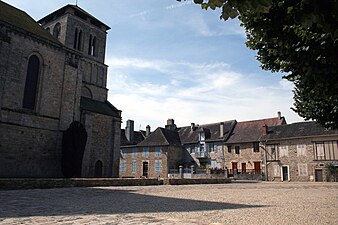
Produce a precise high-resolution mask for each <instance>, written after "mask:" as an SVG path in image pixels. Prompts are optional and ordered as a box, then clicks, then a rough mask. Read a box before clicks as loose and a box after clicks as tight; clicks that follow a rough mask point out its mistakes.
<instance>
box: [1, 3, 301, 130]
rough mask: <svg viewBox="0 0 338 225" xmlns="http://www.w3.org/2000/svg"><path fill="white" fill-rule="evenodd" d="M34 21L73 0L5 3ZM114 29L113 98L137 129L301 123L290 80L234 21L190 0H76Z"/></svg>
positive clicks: (110, 58)
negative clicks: (262, 59) (266, 65)
mask: <svg viewBox="0 0 338 225" xmlns="http://www.w3.org/2000/svg"><path fill="white" fill-rule="evenodd" d="M4 2H6V3H8V4H11V5H13V6H15V7H17V8H19V9H21V10H23V11H25V12H27V13H28V14H29V15H30V16H31V17H33V18H34V19H35V20H38V19H40V18H42V17H44V16H46V15H48V14H49V13H51V12H53V11H55V10H57V9H59V8H61V7H63V6H64V5H66V4H75V3H76V0H72V1H71V0H68V1H67V0H48V1H41V0H39V1H38V0H4ZM78 6H79V7H81V8H82V9H84V10H85V11H87V12H89V13H90V14H91V15H93V16H95V17H96V18H97V19H99V20H101V21H102V22H104V23H105V24H107V25H108V26H110V27H111V29H110V30H109V31H108V37H107V51H106V60H105V63H106V64H107V65H108V67H109V69H108V82H107V88H108V89H109V93H108V100H109V101H110V102H111V103H112V104H113V105H114V106H115V107H117V108H118V109H120V110H122V120H123V124H122V127H124V126H125V122H126V121H127V120H128V119H131V120H134V122H135V130H139V129H142V130H144V129H145V127H146V126H147V125H150V126H151V128H152V130H154V129H155V128H156V127H159V126H160V127H164V126H165V124H166V122H167V119H169V118H170V119H174V120H175V123H176V125H177V126H189V125H190V124H191V123H195V124H207V123H215V122H220V121H227V120H233V119H236V120H237V121H247V120H255V119H262V118H271V117H276V116H277V112H278V111H280V112H281V113H282V116H285V118H286V121H287V122H288V123H292V122H297V121H303V119H302V118H301V117H299V116H298V115H297V114H296V113H295V112H293V111H292V110H291V107H292V106H293V92H292V90H293V84H292V83H291V82H288V81H287V80H284V79H282V76H283V74H280V73H271V72H270V71H263V70H262V69H261V68H260V63H259V62H258V61H257V60H256V52H255V51H253V50H250V49H249V48H247V47H246V45H245V42H246V38H245V31H244V29H243V28H242V27H240V22H239V21H238V20H237V19H234V20H229V21H226V22H225V21H222V20H220V19H219V16H220V11H217V10H215V11H212V10H207V11H205V10H202V9H201V8H200V6H199V5H196V4H194V3H193V2H192V0H187V1H185V2H184V1H182V2H178V1H176V0H123V1H122V0H95V1H94V0H78Z"/></svg>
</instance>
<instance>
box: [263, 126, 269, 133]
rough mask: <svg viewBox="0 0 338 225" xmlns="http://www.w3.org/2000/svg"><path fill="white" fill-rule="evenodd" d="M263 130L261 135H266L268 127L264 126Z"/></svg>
mask: <svg viewBox="0 0 338 225" xmlns="http://www.w3.org/2000/svg"><path fill="white" fill-rule="evenodd" d="M263 127H264V130H263V134H264V135H267V134H268V133H269V127H268V125H266V124H264V126H263Z"/></svg>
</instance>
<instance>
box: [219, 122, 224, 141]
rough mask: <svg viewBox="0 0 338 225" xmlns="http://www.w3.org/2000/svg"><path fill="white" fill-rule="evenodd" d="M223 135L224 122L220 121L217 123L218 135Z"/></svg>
mask: <svg viewBox="0 0 338 225" xmlns="http://www.w3.org/2000/svg"><path fill="white" fill-rule="evenodd" d="M223 135H224V123H223V122H222V123H220V125H219V136H220V137H223Z"/></svg>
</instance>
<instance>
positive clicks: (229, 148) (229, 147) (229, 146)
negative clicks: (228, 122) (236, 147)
mask: <svg viewBox="0 0 338 225" xmlns="http://www.w3.org/2000/svg"><path fill="white" fill-rule="evenodd" d="M228 152H229V153H231V145H228Z"/></svg>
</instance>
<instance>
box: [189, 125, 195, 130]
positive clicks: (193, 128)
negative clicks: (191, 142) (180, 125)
mask: <svg viewBox="0 0 338 225" xmlns="http://www.w3.org/2000/svg"><path fill="white" fill-rule="evenodd" d="M190 127H191V130H192V131H193V130H195V123H191V126H190Z"/></svg>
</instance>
